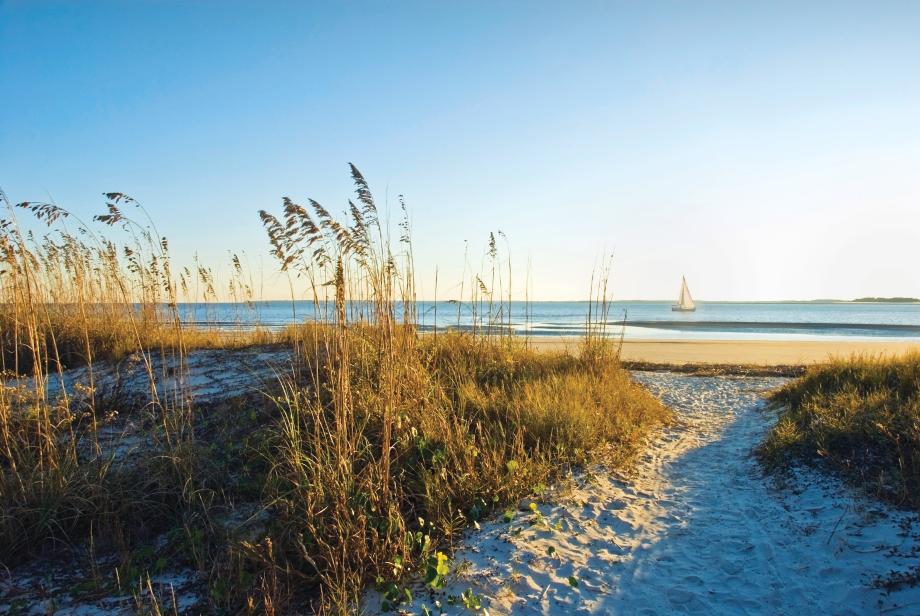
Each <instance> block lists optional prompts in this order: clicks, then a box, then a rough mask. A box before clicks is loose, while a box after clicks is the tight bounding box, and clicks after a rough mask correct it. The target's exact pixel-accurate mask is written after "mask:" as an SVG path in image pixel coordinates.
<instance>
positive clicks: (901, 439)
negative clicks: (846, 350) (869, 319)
mask: <svg viewBox="0 0 920 616" xmlns="http://www.w3.org/2000/svg"><path fill="white" fill-rule="evenodd" d="M773 400H774V401H775V402H776V403H778V404H781V405H782V406H783V408H784V410H783V412H782V414H781V415H780V418H779V421H778V422H777V424H776V427H775V428H774V429H773V430H772V432H771V433H770V435H769V437H768V438H767V440H766V441H765V443H764V444H763V445H762V446H761V448H760V454H761V456H762V458H763V459H764V460H765V461H766V462H767V463H768V464H769V465H771V466H774V467H778V466H785V465H787V464H789V463H790V462H794V461H803V460H804V461H818V460H823V461H825V462H826V463H828V464H830V466H831V467H832V468H834V469H836V470H837V471H839V472H840V473H841V474H842V475H843V476H845V477H846V478H848V479H849V480H851V481H853V482H855V483H857V484H858V485H859V486H861V487H863V488H864V489H866V490H867V491H869V492H870V493H872V494H875V495H878V496H881V497H884V498H887V499H890V500H893V501H894V502H896V503H899V504H904V505H909V506H912V507H918V506H920V355H918V354H912V355H908V356H905V357H899V358H884V357H853V358H850V359H848V360H836V361H833V362H830V363H829V364H827V365H823V366H817V367H814V368H810V369H809V370H808V372H807V373H806V374H805V375H804V376H803V377H801V378H799V379H797V380H795V381H793V382H791V383H790V384H788V385H787V386H785V387H784V388H782V389H781V390H780V391H778V392H777V393H776V394H774V396H773Z"/></svg>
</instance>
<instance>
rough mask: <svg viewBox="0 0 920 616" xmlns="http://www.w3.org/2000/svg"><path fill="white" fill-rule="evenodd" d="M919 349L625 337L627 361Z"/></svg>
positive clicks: (760, 361)
mask: <svg viewBox="0 0 920 616" xmlns="http://www.w3.org/2000/svg"><path fill="white" fill-rule="evenodd" d="M579 342H580V341H579V339H578V338H566V337H550V336H544V337H535V338H532V339H531V343H532V344H534V345H535V346H536V347H537V348H538V349H543V350H554V349H571V350H574V349H577V348H578V344H579ZM910 351H920V341H918V342H903V341H838V340H829V341H826V342H825V341H811V340H809V341H795V340H793V341H786V340H782V341H780V340H754V341H743V340H626V341H624V343H623V351H622V358H623V359H624V360H626V361H638V362H650V363H660V364H752V365H760V366H771V365H802V364H813V363H816V362H822V361H826V360H827V359H828V358H831V357H849V356H850V355H853V354H854V353H856V354H872V355H902V354H904V353H907V352H910Z"/></svg>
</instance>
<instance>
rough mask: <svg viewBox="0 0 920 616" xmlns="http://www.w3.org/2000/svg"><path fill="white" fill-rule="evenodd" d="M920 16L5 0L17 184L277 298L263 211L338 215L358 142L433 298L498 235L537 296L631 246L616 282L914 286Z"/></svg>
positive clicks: (8, 136) (722, 290)
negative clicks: (234, 261) (114, 220)
mask: <svg viewBox="0 0 920 616" xmlns="http://www.w3.org/2000/svg"><path fill="white" fill-rule="evenodd" d="M918 33H920V3H918V2H868V1H867V2H862V3H847V2H827V3H822V2H807V3H806V2H788V3H782V2H736V1H734V0H731V1H725V2H692V1H679V2H622V3H621V2H553V3H538V2H531V1H528V2H504V1H502V2H494V1H490V2H430V1H425V2H344V3H332V2H290V3H282V2H250V3H243V2H227V1H226V0H222V1H219V2H216V1H215V2H204V1H198V2H166V1H157V2H121V1H120V2H102V1H95V2H78V1H70V2H43V1H40V0H28V1H25V0H23V1H10V0H6V1H2V0H0V84H2V87H3V96H2V97H0V187H2V188H3V189H4V190H5V191H6V192H7V193H8V194H9V196H10V198H11V199H12V200H14V201H22V200H42V199H48V198H49V197H51V198H53V199H54V200H55V201H56V202H58V203H59V204H61V205H63V206H65V207H67V208H69V209H71V210H73V211H75V212H77V213H79V214H82V215H84V216H86V217H89V216H90V215H91V214H92V213H96V212H98V211H100V210H101V209H102V207H103V199H102V197H101V193H102V192H104V191H124V192H127V193H129V194H131V195H133V196H135V197H136V198H138V199H139V200H141V201H142V202H143V203H144V204H145V205H146V207H147V208H148V209H149V210H151V211H152V213H153V215H154V217H155V218H156V220H157V224H158V226H159V227H160V230H161V231H162V232H163V233H164V234H165V235H167V236H169V237H170V239H171V242H172V245H173V247H174V250H176V251H177V252H178V256H179V257H183V258H188V257H189V256H190V255H191V254H192V253H193V252H196V251H197V252H198V253H199V254H200V255H201V257H202V259H203V260H205V261H206V262H209V263H211V264H213V265H214V266H215V269H218V270H223V271H228V270H229V266H228V264H227V263H228V260H227V257H226V255H227V251H228V250H233V251H244V252H245V253H246V255H248V260H249V263H250V264H251V267H252V268H253V269H254V270H256V271H258V270H259V269H260V268H261V269H262V270H264V271H265V281H266V282H265V291H264V294H265V296H266V297H283V295H284V288H283V286H282V285H280V284H278V282H279V281H278V280H277V278H275V277H273V276H271V275H270V274H269V272H271V271H272V269H273V263H272V261H271V258H270V257H269V256H268V254H267V243H266V242H265V240H264V234H263V233H262V230H261V227H260V224H259V221H258V218H257V215H256V212H257V210H259V209H261V208H266V209H272V208H276V209H277V208H278V207H279V206H280V202H281V197H282V196H290V197H292V198H294V199H295V200H305V199H306V198H307V197H313V198H316V199H318V200H319V201H321V202H322V203H324V204H325V205H326V206H327V208H329V209H330V210H333V211H341V209H342V208H343V207H344V205H345V199H346V198H347V197H349V196H350V194H351V193H350V191H351V183H350V179H349V177H348V173H347V165H346V163H347V162H354V163H355V164H356V165H358V167H359V168H361V169H362V171H363V172H364V174H365V175H366V176H367V177H368V179H369V181H370V182H371V186H372V188H373V189H374V190H375V192H376V195H377V197H378V200H379V201H380V202H384V201H385V199H386V197H387V195H388V196H389V200H390V202H391V203H393V202H395V195H397V194H399V193H402V194H404V195H405V196H406V199H407V201H408V205H409V207H410V209H411V212H412V222H413V225H414V232H415V233H414V239H415V249H416V260H417V263H418V267H419V279H420V280H419V286H420V289H421V290H420V295H421V296H423V297H429V298H430V297H431V296H432V295H433V274H434V269H435V265H437V266H438V268H439V281H440V282H439V291H438V295H439V297H441V298H447V297H451V296H453V295H456V292H457V291H456V286H457V283H458V282H459V280H460V277H461V269H462V264H463V255H464V241H465V240H468V241H469V253H470V255H471V258H470V260H471V261H472V262H474V264H478V263H479V261H480V259H481V258H482V256H483V254H484V251H485V244H486V239H487V236H488V233H489V231H492V230H498V229H501V230H502V231H504V232H505V233H506V234H507V236H508V238H509V240H510V245H511V249H512V259H513V264H514V267H515V268H516V269H517V271H518V272H521V273H523V271H524V270H525V269H526V268H527V263H528V261H529V262H530V269H531V278H532V284H531V289H532V296H534V297H536V298H538V299H580V298H583V297H584V296H585V295H586V291H587V287H588V283H589V277H590V274H591V270H592V267H593V265H594V264H595V263H596V262H597V261H598V259H599V258H601V257H602V255H604V254H605V253H607V252H611V251H612V252H613V254H614V260H615V264H614V272H613V289H614V292H615V294H616V296H618V297H620V298H641V299H645V298H649V299H650V298H672V297H674V296H676V294H677V289H678V285H679V281H680V275H681V274H686V275H687V279H688V281H689V283H690V287H691V289H692V290H693V292H694V295H695V296H696V297H698V298H701V299H704V300H705V299H710V300H716V299H727V300H744V299H751V300H768V299H810V298H819V297H820V298H824V297H839V298H851V297H856V296H861V295H914V296H920V34H918ZM516 284H518V283H516ZM518 288H521V286H520V285H519V286H518Z"/></svg>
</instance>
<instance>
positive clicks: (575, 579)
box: [569, 575, 578, 588]
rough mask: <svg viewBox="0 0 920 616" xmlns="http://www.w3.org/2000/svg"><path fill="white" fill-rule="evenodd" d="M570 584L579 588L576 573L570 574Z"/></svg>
mask: <svg viewBox="0 0 920 616" xmlns="http://www.w3.org/2000/svg"><path fill="white" fill-rule="evenodd" d="M569 586H571V587H572V588H578V578H576V577H575V576H574V575H570V576H569Z"/></svg>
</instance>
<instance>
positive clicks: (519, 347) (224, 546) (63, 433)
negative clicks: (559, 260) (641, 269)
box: [0, 166, 668, 614]
mask: <svg viewBox="0 0 920 616" xmlns="http://www.w3.org/2000/svg"><path fill="white" fill-rule="evenodd" d="M350 171H351V176H352V180H353V182H354V186H355V196H354V198H353V199H352V200H349V201H347V202H346V207H345V209H344V214H343V215H341V216H339V215H333V213H332V212H331V211H330V210H329V209H327V208H326V207H324V206H323V205H321V204H320V203H318V202H316V201H313V200H306V201H303V205H301V204H300V203H298V202H297V201H295V200H294V199H288V198H286V199H282V201H281V208H280V212H276V213H272V212H270V211H268V210H264V211H261V212H259V219H260V221H261V224H262V226H263V228H264V230H265V232H266V235H267V239H268V246H269V249H270V252H271V254H272V256H273V257H274V258H275V259H276V262H277V265H278V269H279V271H280V272H281V273H282V275H284V276H285V278H286V280H287V282H288V288H289V290H290V300H291V311H292V317H293V318H294V320H295V322H294V323H292V324H291V325H290V326H287V327H285V328H283V329H282V330H280V331H275V332H271V331H267V330H265V329H263V328H258V327H255V328H248V327H247V326H245V323H247V322H248V321H249V320H250V319H249V317H247V316H246V315H245V314H244V313H243V312H240V313H238V316H237V318H236V322H235V324H234V325H232V326H230V327H229V328H227V327H224V328H218V327H217V326H216V325H213V324H209V323H208V322H207V318H205V320H204V322H202V321H201V320H200V319H197V318H193V317H192V316H190V315H191V314H193V312H194V311H191V308H190V306H191V304H192V303H193V302H195V303H197V308H198V309H199V313H201V314H205V315H208V314H215V312H214V311H213V310H212V309H211V308H209V307H208V306H209V305H210V304H213V303H214V302H216V301H218V300H220V299H223V298H229V299H231V300H233V301H235V302H237V306H238V310H240V311H244V310H246V309H247V308H246V307H247V306H249V305H251V304H252V303H253V302H255V301H257V300H258V298H257V297H256V296H255V293H254V289H255V288H257V287H258V285H257V284H255V282H254V281H253V280H252V277H251V276H250V275H249V274H248V273H247V269H246V267H245V256H240V255H239V254H236V253H230V255H229V261H230V268H229V271H230V272H231V274H230V279H229V280H225V281H224V282H223V283H222V282H221V281H220V279H219V277H218V276H217V275H216V274H215V272H216V271H217V269H218V268H211V267H209V266H207V265H206V264H204V263H201V262H199V261H197V259H196V260H194V261H193V262H192V263H190V264H188V265H180V264H178V263H176V262H175V261H174V259H173V257H172V254H171V252H170V244H169V242H168V241H167V240H166V239H165V238H164V237H163V235H162V234H160V233H159V232H158V231H157V229H156V226H155V225H154V224H153V221H152V219H151V217H150V216H148V215H147V213H146V210H145V209H144V208H143V207H142V206H141V205H140V204H139V203H138V202H137V201H136V200H134V199H133V198H131V197H129V196H128V195H125V194H124V193H117V192H111V193H106V194H105V195H104V197H105V199H104V203H105V209H104V212H103V213H102V214H100V215H99V216H97V217H96V220H94V221H92V222H91V224H89V223H87V224H85V223H84V222H83V221H79V220H76V218H75V217H74V216H73V215H72V214H71V213H70V212H68V211H66V210H64V209H63V208H60V207H59V206H57V205H55V204H48V203H34V202H25V203H20V204H12V203H10V202H9V201H7V200H6V198H5V196H4V197H3V201H2V207H3V215H2V217H0V362H2V363H0V370H2V371H3V372H4V374H5V375H6V376H5V377H4V380H3V384H2V386H0V562H2V563H3V564H4V565H7V566H14V565H15V564H16V563H17V562H18V561H20V560H22V559H26V558H30V557H33V556H35V555H36V554H39V553H44V554H54V553H56V552H60V551H61V550H63V549H64V548H65V547H67V546H77V545H80V544H82V543H89V544H90V545H92V546H93V549H92V550H90V551H91V552H92V553H94V554H95V553H97V552H100V551H107V553H108V554H117V555H118V558H117V561H118V564H117V566H115V567H114V570H115V574H114V576H115V578H116V579H115V580H114V581H112V582H111V583H112V584H114V585H115V587H117V588H119V589H121V591H122V592H124V593H130V592H133V589H137V595H136V596H138V597H139V601H140V603H139V607H138V609H142V610H147V611H149V612H150V613H162V612H163V610H164V609H166V610H167V611H169V609H170V608H163V606H166V605H170V602H169V601H168V600H167V601H165V602H163V601H160V599H158V596H159V595H157V592H155V590H156V589H155V588H154V587H153V585H152V584H151V583H150V575H151V574H152V573H156V572H157V571H161V570H164V569H166V568H169V567H173V566H182V567H191V568H192V569H194V570H195V571H196V572H197V575H198V576H199V577H200V578H201V580H202V581H203V587H204V588H205V589H206V592H207V593H208V597H207V606H206V608H207V610H209V611H212V612H233V613H237V612H241V613H252V614H255V613H264V614H275V613H279V614H280V613H302V612H319V613H346V612H350V611H353V610H354V609H355V606H357V605H358V604H359V601H360V595H361V592H362V591H363V589H364V588H366V587H367V586H369V585H373V584H376V585H378V586H379V587H380V588H383V589H384V594H385V595H386V596H385V599H386V600H387V601H388V602H389V603H390V605H396V604H397V602H407V601H409V600H411V596H410V595H411V593H410V594H407V593H406V591H407V589H408V588H409V586H408V582H409V581H411V580H412V579H416V580H421V581H424V582H425V583H427V584H428V586H429V588H430V589H431V590H441V589H443V587H444V584H445V582H446V578H447V576H448V575H449V574H450V564H449V563H450V554H451V551H452V549H453V547H454V546H455V544H456V541H457V539H458V537H459V535H460V533H461V532H462V531H464V530H465V529H467V528H469V527H470V526H471V525H473V524H475V523H476V521H477V520H481V519H484V518H485V517H487V516H490V515H501V514H502V512H503V511H505V512H507V511H512V513H511V516H510V517H508V515H507V513H506V514H505V515H506V521H509V522H510V520H511V519H513V515H514V513H513V510H510V509H509V507H510V506H511V505H512V504H514V503H517V502H519V501H520V499H521V498H523V497H525V496H527V495H529V494H531V493H533V492H534V490H535V486H537V487H538V488H539V487H540V486H546V485H551V484H553V483H554V482H555V481H557V480H559V479H561V478H563V477H564V476H565V475H566V474H567V473H568V472H570V470H571V469H573V468H575V467H577V466H579V465H584V464H588V463H591V462H595V461H605V462H607V463H609V464H619V463H622V462H623V461H625V460H627V459H628V458H629V457H630V456H631V455H632V454H634V453H635V451H636V450H637V447H638V446H639V443H641V441H642V438H643V436H644V435H645V434H646V433H647V431H648V430H650V429H651V428H652V427H654V426H655V425H657V424H658V423H660V422H662V421H665V420H666V419H667V417H668V413H667V411H666V409H665V408H664V407H663V406H662V405H661V404H660V403H659V402H658V401H657V400H656V399H655V398H653V397H652V396H651V395H650V394H648V393H647V392H646V391H645V390H643V389H642V388H641V387H639V386H638V385H636V384H635V383H634V382H632V381H631V380H630V378H629V376H628V375H627V373H626V372H625V371H624V370H623V369H622V367H621V366H620V364H619V362H618V361H617V356H616V351H615V347H614V345H613V344H611V343H610V341H609V338H608V337H606V336H603V335H601V334H602V333H603V327H604V324H603V321H605V320H606V310H607V309H606V308H605V306H607V305H609V303H608V302H609V298H608V295H607V289H606V284H607V283H606V276H601V277H600V279H601V280H602V283H601V284H600V285H592V297H593V298H594V301H595V302H597V304H596V305H595V306H594V307H593V308H592V313H591V315H590V316H589V317H588V320H589V325H590V327H588V328H587V331H589V332H590V335H589V336H588V337H587V338H586V340H585V344H584V348H583V349H582V351H581V352H579V353H578V354H575V355H572V354H566V353H552V352H547V353H542V352H537V351H535V350H534V349H533V348H532V347H531V346H530V345H529V344H528V340H527V339H526V337H523V338H522V337H518V336H515V335H511V327H510V325H511V323H512V314H511V310H512V299H513V295H512V289H511V275H512V273H513V272H512V268H511V264H510V259H508V257H507V254H508V252H509V250H508V240H507V237H506V236H505V234H504V233H501V232H496V233H492V234H489V235H487V237H486V241H485V247H484V251H483V267H482V268H481V269H482V271H475V268H472V267H470V268H468V269H467V270H466V271H465V272H464V280H463V281H462V282H461V284H460V285H459V286H460V288H461V289H463V290H464V291H463V292H462V293H461V297H458V298H456V300H455V301H456V303H457V306H458V311H460V310H463V311H467V312H468V313H469V314H470V315H471V316H472V323H473V326H472V328H471V329H470V330H469V331H457V330H452V331H437V332H433V334H432V335H427V334H424V333H422V332H421V331H420V330H419V328H418V326H417V324H418V320H419V319H418V315H417V314H416V313H415V311H416V306H417V301H416V296H415V293H416V291H415V282H414V280H415V267H416V265H415V262H414V256H413V251H412V243H411V226H410V224H409V217H408V212H407V209H406V207H405V204H404V203H403V202H402V200H401V199H400V200H399V201H400V214H401V216H402V219H401V220H400V221H399V222H397V223H396V227H397V228H396V229H395V230H393V231H392V232H391V229H390V228H389V227H388V225H387V224H386V222H385V221H386V220H388V219H389V213H388V212H380V211H378V208H377V204H376V202H375V200H374V197H373V195H372V193H371V191H370V188H369V184H368V182H367V181H366V179H365V178H364V176H363V175H362V174H361V173H360V171H358V169H357V168H355V167H354V166H352V167H350ZM390 238H397V239H395V240H393V241H391V239H390ZM503 258H505V259H508V260H507V261H506V262H503V261H502V259H503ZM595 286H596V287H597V288H594V287H595ZM527 292H528V291H526V290H525V293H527ZM463 294H465V295H466V296H465V297H464V296H462V295H463ZM304 302H306V303H307V304H308V305H309V309H308V310H305V309H304V308H303V306H304ZM202 306H203V308H202ZM190 311H191V312H190ZM525 311H526V309H525ZM595 319H597V320H598V322H597V323H595V322H594V321H595ZM193 321H197V322H193ZM267 343H272V344H278V345H284V347H285V348H287V349H289V350H290V355H291V366H290V370H287V371H285V373H284V376H282V377H281V378H280V379H279V380H278V382H277V383H276V384H274V385H272V386H271V387H267V388H264V389H265V391H259V392H255V391H253V392H250V393H248V394H247V395H245V396H242V397H240V398H239V399H235V400H234V399H230V400H225V401H222V402H220V403H219V404H217V405H210V406H205V405H203V404H201V403H199V402H196V401H195V400H194V398H193V397H192V396H191V395H190V393H189V391H188V390H187V389H186V388H185V385H183V383H184V382H185V379H183V378H176V377H181V376H182V374H183V373H184V372H186V371H187V362H188V357H189V355H190V354H191V353H193V352H195V350H196V349H201V348H211V349H230V348H236V347H241V346H246V345H256V344H259V345H261V344H267ZM126 358H127V359H126ZM123 359H126V360H129V361H133V362H137V363H138V364H139V365H141V366H142V367H143V370H144V373H145V375H146V379H147V381H148V385H149V387H148V388H147V389H148V391H147V393H146V394H145V395H144V396H141V398H142V399H140V400H128V399H122V398H119V397H118V396H112V395H110V394H109V393H106V392H105V391H103V388H102V387H101V386H100V382H99V379H97V378H96V377H97V374H98V375H101V374H102V371H101V368H102V367H103V366H106V367H110V366H112V365H113V362H118V361H120V360H123ZM78 366H81V367H82V368H83V369H84V370H85V371H86V373H87V375H88V383H87V385H85V386H84V387H83V389H82V390H80V389H77V390H69V389H66V388H64V389H60V388H57V389H55V388H54V387H53V385H54V383H55V381H63V379H64V376H65V374H66V373H67V370H69V369H73V368H75V367H78ZM99 378H100V379H101V376H100V377H99ZM260 389H263V388H261V387H260ZM54 392H60V393H54ZM128 418H130V419H131V420H132V421H133V422H135V423H137V424H138V425H139V426H140V427H141V429H142V431H141V432H140V434H141V436H142V439H143V443H144V445H143V449H142V451H141V452H140V453H141V455H138V456H134V457H132V459H131V461H130V462H128V461H126V460H124V459H122V458H121V454H119V453H118V447H117V446H113V445H112V444H111V443H110V442H108V441H107V440H106V439H104V438H102V436H101V435H102V434H104V433H105V430H110V429H112V428H113V427H119V426H122V425H123V424H122V423H119V422H124V421H126V420H127V419H128ZM116 444H117V441H116ZM542 490H543V488H539V491H540V492H542ZM241 502H245V503H248V504H250V505H251V506H252V507H253V510H254V511H255V512H256V513H255V514H253V517H259V516H260V515H262V514H264V516H265V520H266V521H265V523H264V524H262V525H261V526H259V527H258V528H257V529H256V531H255V532H253V533H251V534H247V535H245V536H243V535H238V534H235V533H234V532H232V531H231V530H229V529H228V528H227V526H226V525H225V524H223V523H221V521H220V520H221V519H222V518H225V517H226V515H227V514H228V512H233V511H234V510H235V508H236V507H237V505H239V504H240V503H241ZM518 530H519V529H518ZM154 540H158V541H157V543H156V545H158V546H160V548H158V549H160V550H161V551H162V552H163V553H160V552H158V553H157V554H156V555H154V554H152V553H151V552H150V548H149V546H151V545H154ZM164 546H165V547H164ZM164 555H165V556H164ZM163 558H165V559H166V560H165V561H164V560H163ZM104 576H105V574H102V573H99V574H98V577H99V579H100V580H101V581H100V584H106V583H109V582H108V581H106V580H104V579H103V578H104ZM122 577H123V578H124V579H120V578H122ZM145 581H146V584H145ZM167 599H168V598H167ZM458 601H459V602H460V604H462V605H465V604H466V603H469V604H470V605H474V606H475V605H476V604H477V599H476V597H475V595H473V594H469V596H468V597H467V600H466V602H464V600H463V599H462V597H461V598H458ZM476 609H478V608H476ZM157 610H159V612H158V611H157Z"/></svg>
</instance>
